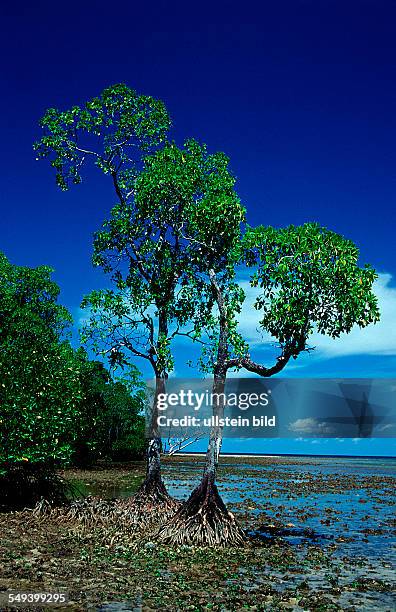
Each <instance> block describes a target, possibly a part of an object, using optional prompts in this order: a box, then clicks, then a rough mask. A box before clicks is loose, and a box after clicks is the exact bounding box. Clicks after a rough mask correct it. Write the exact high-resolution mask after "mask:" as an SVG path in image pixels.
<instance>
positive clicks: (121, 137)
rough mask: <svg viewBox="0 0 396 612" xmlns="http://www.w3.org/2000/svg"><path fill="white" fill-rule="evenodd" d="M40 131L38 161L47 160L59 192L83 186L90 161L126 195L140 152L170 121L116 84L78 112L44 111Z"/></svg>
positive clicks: (156, 105) (156, 106)
mask: <svg viewBox="0 0 396 612" xmlns="http://www.w3.org/2000/svg"><path fill="white" fill-rule="evenodd" d="M40 125H41V127H42V128H43V130H44V136H43V137H42V138H41V139H40V140H39V141H38V142H36V143H35V144H34V149H35V151H36V154H37V159H39V158H47V157H48V158H50V160H51V165H52V166H53V168H55V171H56V182H57V184H58V186H59V187H60V188H61V189H62V190H66V189H68V186H69V185H70V183H74V184H78V183H81V181H82V174H81V171H82V168H83V166H84V163H85V162H86V160H88V159H92V160H93V161H94V163H95V164H96V166H97V167H98V168H99V169H100V170H101V171H102V172H103V173H104V174H109V175H111V176H113V177H116V176H117V181H118V182H117V186H118V188H119V189H120V190H121V191H122V192H123V193H125V194H126V193H128V191H129V190H130V186H131V181H133V179H134V177H135V176H136V171H137V164H138V162H139V159H140V154H141V152H142V151H148V150H150V149H151V148H152V147H154V146H156V145H158V144H159V143H160V142H162V141H163V140H164V138H165V135H166V133H167V131H168V130H169V128H170V119H169V116H168V113H167V111H166V108H165V106H164V104H163V102H161V101H160V100H156V99H154V98H152V97H150V96H143V95H138V94H137V93H136V91H134V90H133V89H130V88H129V87H127V86H126V85H124V84H118V85H113V86H111V87H107V88H106V89H104V90H103V92H102V93H101V94H100V95H99V96H98V97H95V98H92V99H91V100H88V102H86V103H85V104H84V105H83V106H82V107H80V106H73V107H72V108H70V109H69V110H66V111H60V110H58V109H55V108H50V109H48V110H47V111H46V113H45V115H44V116H43V118H42V119H41V122H40Z"/></svg>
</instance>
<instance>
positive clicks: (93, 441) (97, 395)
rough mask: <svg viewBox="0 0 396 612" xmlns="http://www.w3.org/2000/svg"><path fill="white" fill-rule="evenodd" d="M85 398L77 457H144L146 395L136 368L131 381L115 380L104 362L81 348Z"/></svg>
mask: <svg viewBox="0 0 396 612" xmlns="http://www.w3.org/2000/svg"><path fill="white" fill-rule="evenodd" d="M77 357H78V359H79V361H80V364H81V365H80V381H81V385H82V390H83V400H82V402H81V406H80V413H79V418H78V421H77V423H76V440H75V442H74V445H73V448H74V454H73V461H74V462H75V463H76V464H88V463H92V462H94V461H96V460H97V459H99V458H103V459H111V460H114V461H117V460H130V459H140V458H142V456H143V455H144V451H145V436H144V428H145V422H144V418H143V416H141V414H140V413H141V412H142V410H143V406H144V395H143V391H142V389H141V385H140V384H139V382H138V373H137V372H133V376H132V379H131V381H130V382H129V384H124V383H121V382H114V381H113V380H112V379H111V378H110V375H109V373H108V371H107V370H106V368H105V367H104V365H103V364H102V363H101V362H98V361H88V359H87V357H86V354H85V352H84V351H83V350H82V349H80V350H79V351H78V352H77Z"/></svg>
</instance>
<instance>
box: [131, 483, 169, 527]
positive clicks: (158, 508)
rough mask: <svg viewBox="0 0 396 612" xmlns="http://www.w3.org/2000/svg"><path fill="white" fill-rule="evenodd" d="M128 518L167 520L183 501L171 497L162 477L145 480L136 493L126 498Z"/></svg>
mask: <svg viewBox="0 0 396 612" xmlns="http://www.w3.org/2000/svg"><path fill="white" fill-rule="evenodd" d="M123 503H124V505H125V511H126V513H127V517H128V520H130V521H132V522H138V523H142V522H143V523H144V522H149V523H150V524H151V523H152V522H165V521H166V520H168V519H169V518H170V517H171V516H173V515H174V514H175V512H176V511H177V510H178V508H179V507H180V505H181V502H180V501H179V500H177V499H175V498H174V497H171V496H170V495H169V493H168V491H167V490H166V487H165V485H164V483H163V482H162V480H161V479H150V480H147V479H146V480H145V481H144V482H143V483H142V485H141V486H140V488H139V489H138V491H137V492H136V493H135V495H134V496H133V497H131V498H129V499H127V500H124V502H123Z"/></svg>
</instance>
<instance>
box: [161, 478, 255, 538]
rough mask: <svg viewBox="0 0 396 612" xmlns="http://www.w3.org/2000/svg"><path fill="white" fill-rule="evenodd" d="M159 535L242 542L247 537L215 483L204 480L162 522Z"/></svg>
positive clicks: (163, 536)
mask: <svg viewBox="0 0 396 612" xmlns="http://www.w3.org/2000/svg"><path fill="white" fill-rule="evenodd" d="M156 539H157V540H158V541H159V542H163V543H164V544H173V545H195V546H219V547H225V546H241V545H243V544H244V543H245V542H246V537H245V534H244V532H243V530H242V529H241V527H240V526H239V525H238V523H237V521H236V520H235V517H234V515H233V514H232V513H231V512H229V511H228V510H227V508H226V506H225V504H224V502H223V500H222V499H221V497H220V495H219V492H218V490H217V487H216V485H215V484H209V483H208V482H203V483H201V484H200V485H199V486H198V487H197V488H196V489H195V490H194V491H193V492H192V494H191V495H190V498H189V499H188V500H187V501H186V502H185V503H184V504H183V505H182V506H181V507H180V508H179V510H178V511H177V512H176V513H175V514H174V515H173V516H172V517H171V518H170V519H169V520H168V521H167V522H166V523H165V524H164V525H162V526H161V527H160V528H159V530H158V532H157V534H156Z"/></svg>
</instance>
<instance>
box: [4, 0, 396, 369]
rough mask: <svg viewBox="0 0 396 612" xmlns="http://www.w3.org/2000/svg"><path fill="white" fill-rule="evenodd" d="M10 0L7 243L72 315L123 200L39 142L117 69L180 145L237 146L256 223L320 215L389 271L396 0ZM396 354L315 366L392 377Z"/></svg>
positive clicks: (395, 182)
mask: <svg viewBox="0 0 396 612" xmlns="http://www.w3.org/2000/svg"><path fill="white" fill-rule="evenodd" d="M1 13H2V14H1V22H2V36H1V37H0V45H1V57H2V95H1V97H0V105H1V114H0V117H1V123H2V146H1V152H0V155H1V172H2V180H1V188H0V189H1V192H0V196H1V207H2V231H1V243H0V249H1V250H3V251H4V252H5V253H6V255H7V256H8V257H9V258H10V259H11V260H12V261H13V262H15V263H18V264H24V265H31V266H35V265H38V264H44V263H45V264H49V265H51V266H53V267H54V268H55V269H56V274H55V278H56V280H57V282H58V283H59V284H60V286H61V288H62V294H61V300H62V302H63V303H64V304H65V305H67V306H68V307H69V308H70V309H71V310H72V312H73V314H74V315H75V316H77V315H78V306H79V303H80V301H81V297H82V295H83V294H84V293H86V292H88V291H89V290H91V289H92V288H93V287H99V286H101V284H102V280H101V274H100V272H99V271H95V270H93V269H92V267H91V263H90V256H91V236H92V233H93V232H94V231H95V230H96V229H97V228H98V227H99V226H100V224H101V222H102V220H103V219H104V218H105V216H106V215H107V214H108V212H109V210H110V208H111V206H112V204H113V203H114V197H113V194H112V192H111V189H110V186H108V185H107V183H106V181H105V180H104V179H103V180H102V179H101V180H99V177H98V181H96V182H95V183H92V182H89V181H87V182H86V183H85V184H83V185H82V186H79V187H77V188H75V189H73V190H71V191H69V192H67V193H60V192H59V191H57V189H56V187H55V184H54V177H53V175H52V173H51V171H50V168H49V167H48V165H47V164H46V163H45V162H36V161H35V158H34V155H33V152H32V142H33V141H34V140H35V139H37V138H38V137H39V136H40V131H39V129H38V125H37V124H38V120H39V118H40V116H41V115H42V113H43V112H44V110H45V109H46V108H47V107H49V106H56V107H59V108H63V107H68V106H69V105H71V104H74V103H77V104H79V103H82V102H84V100H85V99H87V98H89V97H91V96H94V95H96V94H97V93H99V92H100V91H101V90H102V89H103V88H104V87H106V86H108V85H110V84H113V83H117V82H125V83H127V84H128V85H130V86H132V87H134V88H135V89H137V90H138V91H139V92H141V93H146V94H150V95H153V96H156V97H159V98H161V99H163V100H164V102H165V103H166V105H167V107H168V110H169V112H170V114H171V116H172V118H173V123H174V131H173V137H174V138H175V139H176V140H177V141H178V142H181V141H182V139H184V138H185V137H189V136H193V137H196V138H198V139H200V140H203V141H205V142H206V143H207V144H208V146H209V148H210V149H211V150H216V149H221V150H224V151H225V152H226V153H227V154H228V155H229V156H230V158H231V166H232V169H233V171H234V173H235V174H236V175H237V177H238V184H237V187H238V191H239V194H240V196H241V198H242V200H243V202H244V204H245V205H246V206H247V207H248V220H249V222H250V223H252V224H255V223H264V224H272V225H280V226H282V225H286V224H289V223H302V222H305V221H318V222H319V223H321V224H323V225H326V226H328V227H330V228H331V229H334V230H336V231H338V232H340V233H342V234H344V235H346V236H348V237H350V238H352V239H353V240H354V241H355V242H356V243H357V244H358V245H359V246H360V247H361V253H362V261H363V262H364V261H368V262H370V263H372V264H373V265H374V266H375V267H376V268H377V269H378V271H379V272H381V273H387V274H390V275H393V276H395V275H396V265H395V257H394V251H395V247H394V241H395V238H394V236H395V224H394V217H395V215H394V210H395V193H396V156H395V143H396V112H395V111H396V104H395V102H396V80H395V67H396V66H395V64H396V43H395V19H396V3H395V2H393V1H390V0H389V1H381V0H372V1H365V0H355V1H354V0H347V1H345V0H343V1H337V0H335V1H331V2H330V1H329V2H328V1H326V0H321V1H320V2H317V1H298V0H289V1H287V2H282V1H279V2H272V1H271V2H269V1H264V2H249V1H246V2H243V3H241V2H219V1H215V2H213V1H212V2H199V3H195V4H191V3H187V2H183V3H182V2H159V1H157V0H153V1H152V2H150V3H144V2H141V3H135V2H123V1H118V2H116V3H113V4H111V3H108V2H106V3H101V2H100V1H99V2H78V3H73V2H68V3H53V2H51V3H49V2H48V3H47V2H35V3H28V2H24V3H19V5H15V6H11V4H9V6H3V8H2V9H1ZM394 285H395V283H394V279H392V278H391V277H389V278H388V280H387V287H388V289H389V288H391V287H394ZM388 293H389V295H390V298H392V295H393V294H392V292H391V291H389V292H388ZM389 295H388V298H389ZM390 298H389V299H390ZM395 304H396V302H395ZM388 306H389V304H388ZM388 324H389V323H388ZM381 351H382V353H384V352H385V353H386V355H385V354H381ZM352 352H353V351H352ZM395 353H396V348H395V351H393V350H392V349H389V346H388V347H387V348H386V349H384V350H382V349H381V348H379V352H378V351H377V354H373V355H371V354H370V353H368V354H367V355H365V354H362V352H360V354H359V355H358V356H356V357H355V356H353V355H352V356H351V355H348V356H339V357H337V358H334V356H332V358H331V359H322V360H320V359H317V360H316V361H313V362H312V364H313V365H314V367H315V368H316V370H315V372H312V371H311V372H310V375H333V374H334V375H340V372H341V371H342V372H343V373H344V375H348V371H350V372H351V375H353V376H356V375H357V372H356V370H358V372H360V373H362V375H370V376H374V375H385V376H392V374H393V372H394V368H395ZM340 359H341V361H340ZM311 369H312V366H311ZM303 370H304V369H303ZM302 373H305V372H302Z"/></svg>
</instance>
